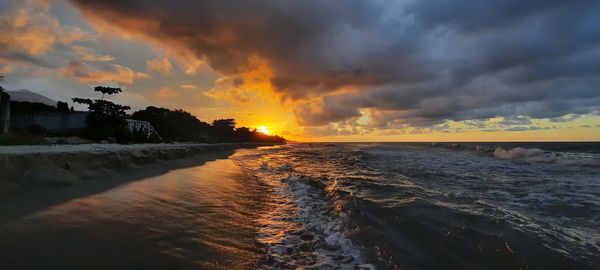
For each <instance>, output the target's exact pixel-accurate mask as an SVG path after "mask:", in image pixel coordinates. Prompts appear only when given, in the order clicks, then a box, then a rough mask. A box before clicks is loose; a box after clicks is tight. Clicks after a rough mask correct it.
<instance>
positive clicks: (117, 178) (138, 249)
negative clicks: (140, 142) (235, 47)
mask: <svg viewBox="0 0 600 270" xmlns="http://www.w3.org/2000/svg"><path fill="white" fill-rule="evenodd" d="M239 151H243V150H239ZM233 152H234V151H221V152H216V153H211V154H207V155H202V156H199V157H195V158H188V159H183V160H177V161H170V162H157V163H153V164H148V165H143V166H140V167H138V168H136V169H135V170H124V171H118V172H112V173H110V174H108V175H104V176H100V177H95V178H93V179H90V180H89V181H85V182H83V183H79V184H77V185H75V186H70V187H62V188H40V189H34V190H28V191H27V192H24V193H21V194H18V195H14V196H11V197H7V198H4V199H2V200H0V265H2V268H4V269H256V268H260V267H261V265H262V261H263V255H262V254H263V252H262V250H261V246H260V245H259V244H258V243H257V242H256V240H255V236H256V232H257V230H258V229H257V225H256V224H255V220H256V219H257V216H258V215H259V214H261V213H262V212H263V211H264V202H265V200H266V198H264V197H265V194H267V192H266V190H265V187H263V186H261V185H260V184H259V183H258V182H257V181H255V179H251V178H248V177H247V176H246V175H244V174H243V172H242V171H241V170H240V168H239V167H238V166H237V165H235V164H234V163H233V162H232V161H231V160H229V159H227V158H228V157H229V156H230V155H231V154H232V153H233Z"/></svg>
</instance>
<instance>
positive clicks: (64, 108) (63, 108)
mask: <svg viewBox="0 0 600 270" xmlns="http://www.w3.org/2000/svg"><path fill="white" fill-rule="evenodd" d="M56 110H57V111H59V112H65V113H68V112H69V104H67V103H66V102H62V101H59V102H57V103H56Z"/></svg>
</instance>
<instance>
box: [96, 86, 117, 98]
mask: <svg viewBox="0 0 600 270" xmlns="http://www.w3.org/2000/svg"><path fill="white" fill-rule="evenodd" d="M94 91H96V92H101V93H102V100H104V94H106V95H113V94H118V93H121V92H123V90H121V88H118V87H106V86H96V87H94Z"/></svg>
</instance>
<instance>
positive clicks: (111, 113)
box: [73, 86, 131, 142]
mask: <svg viewBox="0 0 600 270" xmlns="http://www.w3.org/2000/svg"><path fill="white" fill-rule="evenodd" d="M99 87H101V86H98V87H96V88H95V89H101V88H99ZM104 89H111V88H108V87H106V88H104ZM119 92H121V89H117V90H115V89H112V90H107V91H105V92H103V94H109V95H110V94H115V93H119ZM73 102H75V103H80V104H85V105H87V106H88V109H89V111H90V114H89V115H88V117H87V119H86V124H87V126H86V128H85V132H84V134H85V136H86V137H88V138H90V139H94V140H102V139H106V138H109V137H114V138H116V139H117V141H119V142H127V140H128V139H129V130H128V128H127V120H126V116H127V114H126V113H125V111H126V110H129V109H131V108H130V107H129V106H123V105H119V104H115V103H112V102H110V101H107V100H103V99H94V100H92V99H88V98H73Z"/></svg>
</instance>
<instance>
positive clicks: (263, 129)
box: [256, 126, 271, 135]
mask: <svg viewBox="0 0 600 270" xmlns="http://www.w3.org/2000/svg"><path fill="white" fill-rule="evenodd" d="M256 131H258V132H260V133H264V134H266V135H271V130H269V127H267V126H258V127H257V128H256Z"/></svg>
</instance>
